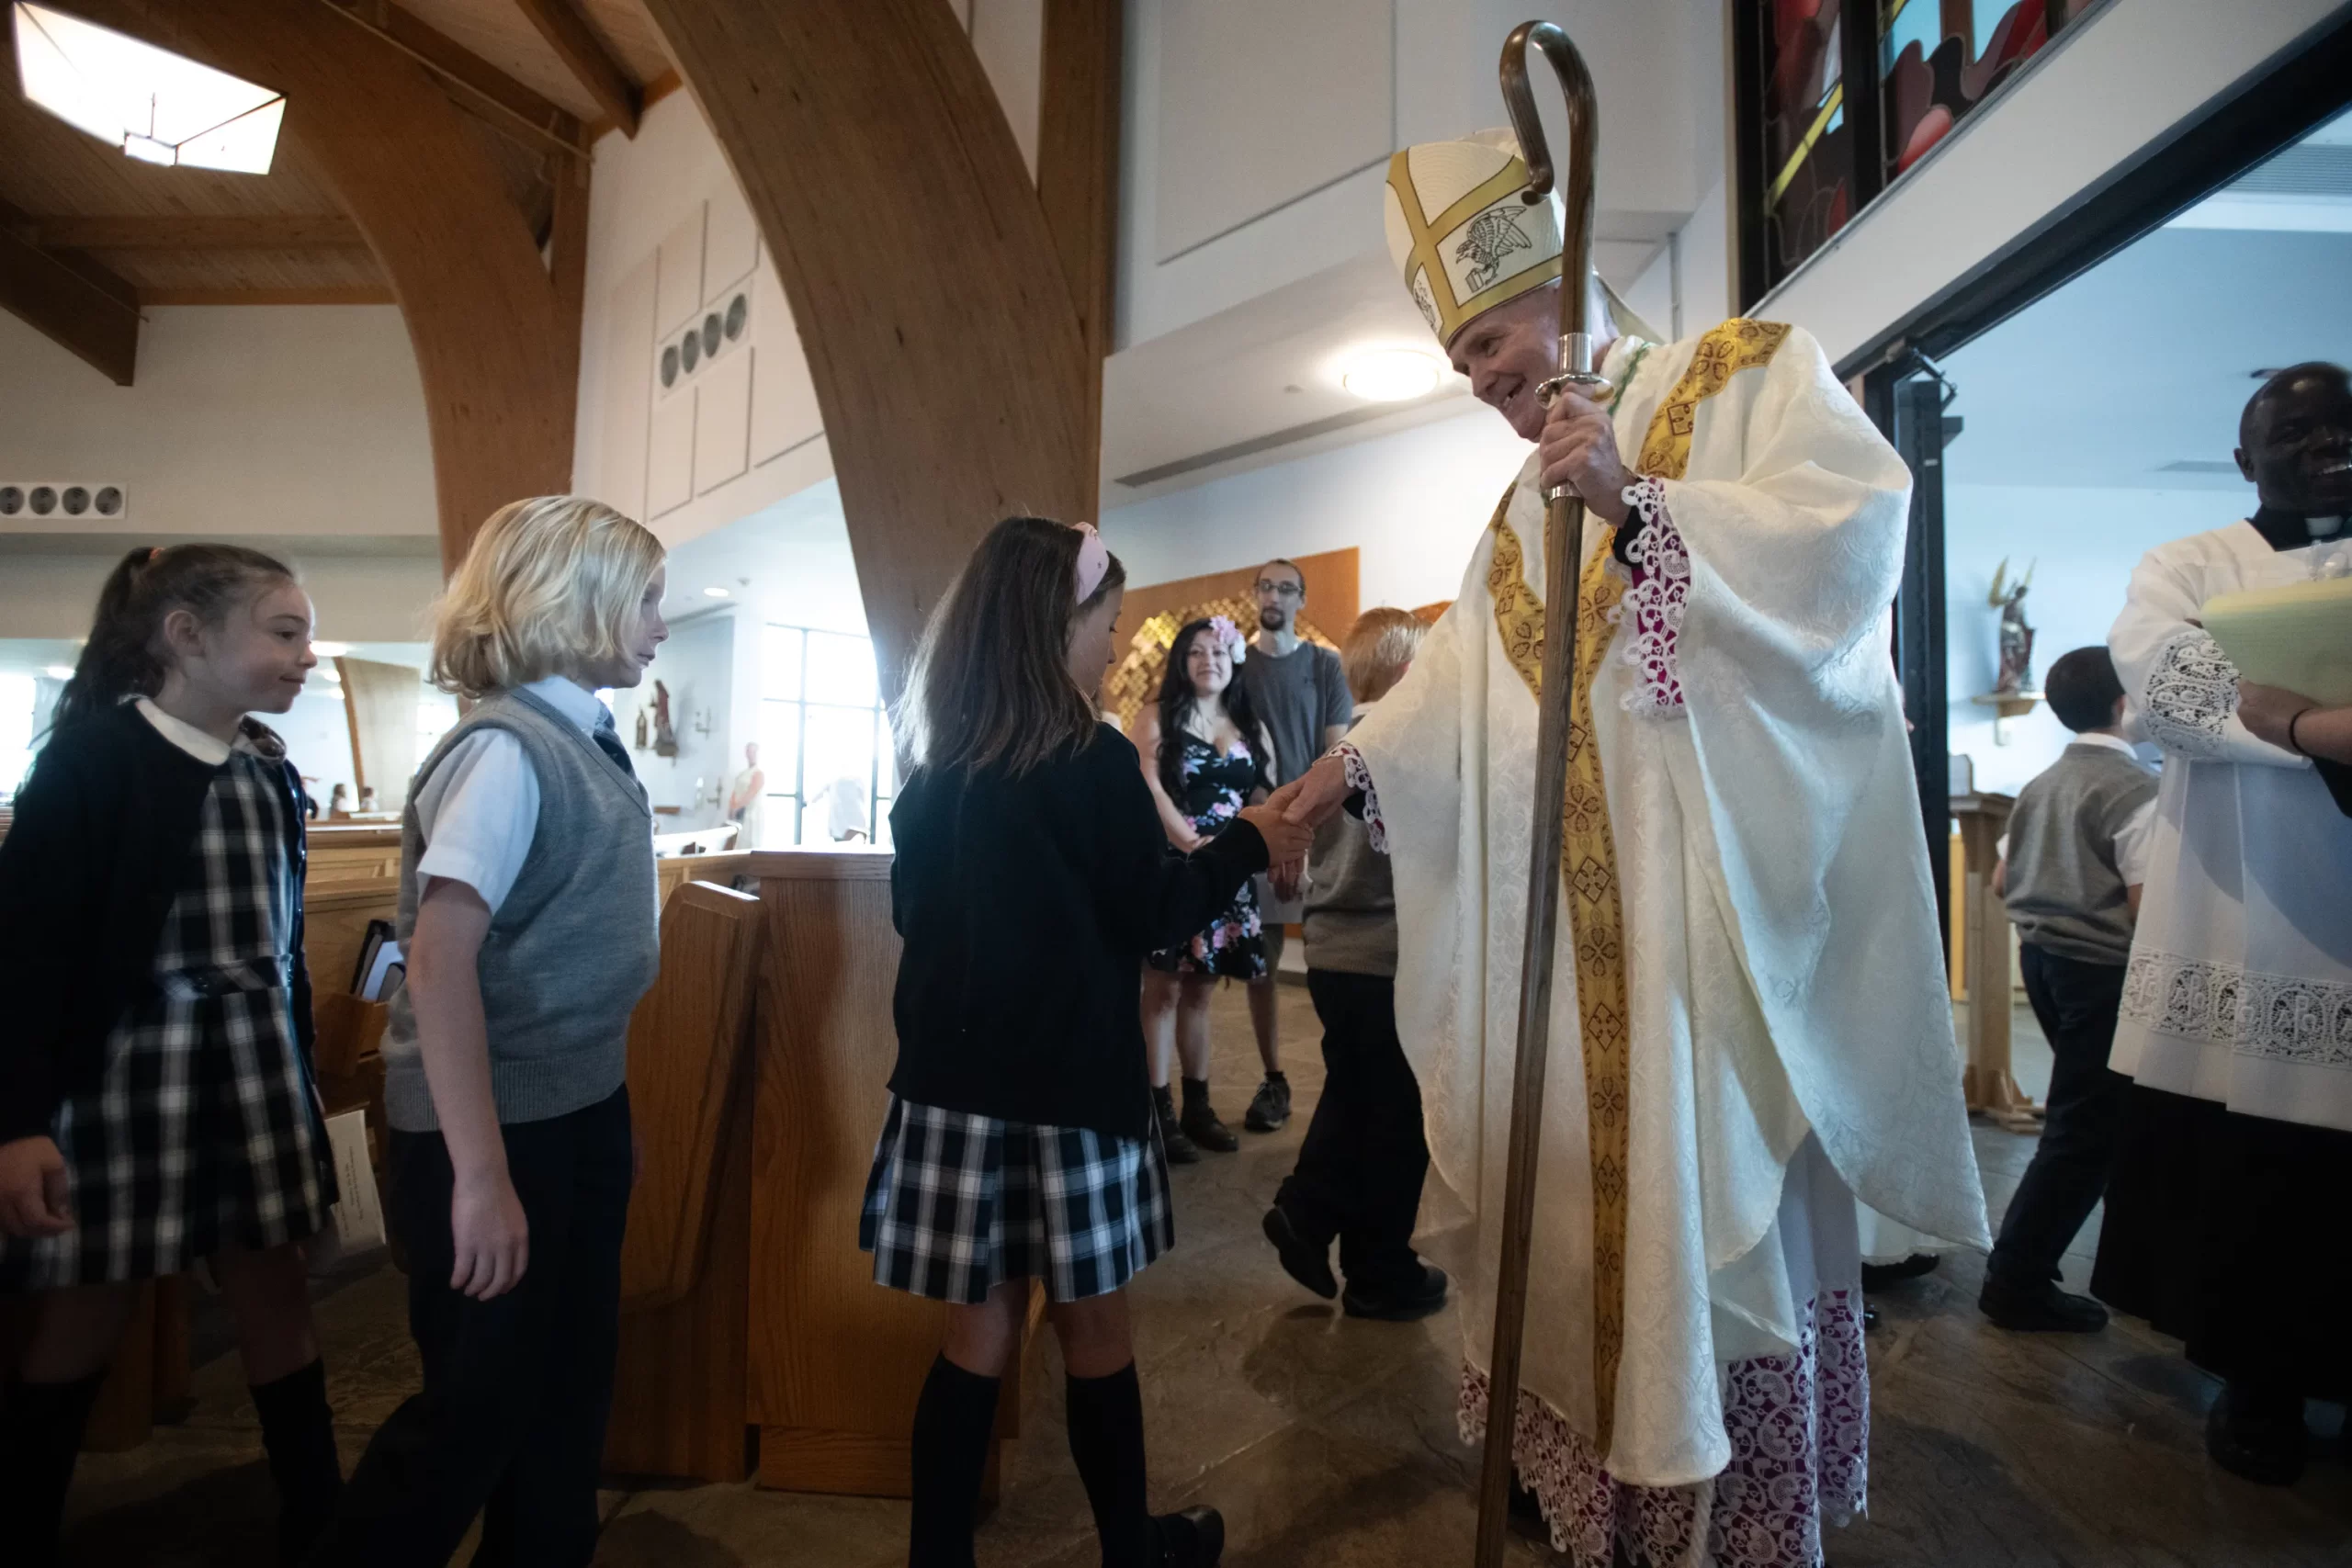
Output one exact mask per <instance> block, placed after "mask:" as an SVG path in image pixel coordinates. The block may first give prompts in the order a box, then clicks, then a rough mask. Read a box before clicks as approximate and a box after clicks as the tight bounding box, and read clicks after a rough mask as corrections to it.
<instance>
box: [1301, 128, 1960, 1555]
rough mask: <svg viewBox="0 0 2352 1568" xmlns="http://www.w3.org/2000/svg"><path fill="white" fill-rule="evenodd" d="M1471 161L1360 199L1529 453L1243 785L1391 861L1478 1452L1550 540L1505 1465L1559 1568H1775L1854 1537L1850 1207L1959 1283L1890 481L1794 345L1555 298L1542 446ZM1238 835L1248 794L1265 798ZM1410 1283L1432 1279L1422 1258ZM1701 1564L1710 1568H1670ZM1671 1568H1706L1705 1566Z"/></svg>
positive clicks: (1522, 333) (1461, 154)
mask: <svg viewBox="0 0 2352 1568" xmlns="http://www.w3.org/2000/svg"><path fill="white" fill-rule="evenodd" d="M1526 180H1527V168H1526V164H1524V162H1523V161H1522V160H1521V158H1520V156H1519V152H1518V148H1517V146H1516V144H1515V142H1514V141H1512V140H1511V138H1510V135H1509V134H1508V133H1503V132H1490V133H1485V134H1481V135H1479V136H1476V137H1473V138H1469V139H1466V140H1464V141H1443V142H1436V143H1430V144H1427V145H1422V146H1417V147H1413V148H1410V149H1408V150H1407V151H1406V152H1400V153H1398V154H1397V156H1396V158H1395V159H1394V160H1393V161H1392V163H1391V164H1390V168H1389V175H1388V184H1387V194H1386V212H1387V229H1388V237H1389V243H1390V249H1391V252H1392V254H1393V255H1394V256H1395V259H1396V261H1397V265H1398V268H1399V271H1400V273H1401V275H1402V276H1403V280H1404V283H1405V286H1406V288H1407V289H1408V291H1409V292H1410V293H1411V295H1412V297H1413V299H1415V301H1416V302H1417V303H1418V304H1419V307H1420V310H1421V312H1422V315H1423V316H1424V318H1425V319H1426V320H1427V321H1428V322H1429V324H1430V330H1431V331H1432V332H1434V333H1436V334H1437V336H1438V339H1439V341H1440V342H1441V343H1442V344H1444V345H1445V346H1446V348H1447V350H1448V352H1449V354H1450V355H1451V356H1452V358H1453V364H1454V367H1455V368H1456V369H1458V370H1460V371H1461V372H1462V373H1463V374H1464V375H1465V376H1467V377H1469V378H1470V379H1471V384H1472V388H1473V390H1474V391H1475V392H1476V395H1477V396H1478V397H1479V398H1480V399H1481V400H1483V401H1485V402H1487V404H1489V405H1490V406H1492V407H1493V408H1494V409H1496V411H1497V412H1499V413H1501V414H1502V415H1503V417H1504V418H1505V419H1507V420H1509V421H1510V424H1511V427H1512V428H1513V429H1514V430H1515V431H1517V432H1518V433H1519V434H1521V436H1523V437H1524V438H1526V439H1527V440H1529V441H1531V442H1536V443H1538V444H1539V445H1538V446H1537V449H1536V450H1535V451H1534V452H1533V453H1532V455H1531V456H1530V457H1529V458H1528V460H1527V462H1526V464H1525V465H1524V467H1522V468H1521V470H1520V473H1519V476H1518V478H1517V479H1515V480H1514V481H1512V483H1511V484H1510V488H1509V489H1508V490H1507V491H1505V493H1504V495H1503V498H1502V501H1501V503H1500V504H1499V505H1498V506H1497V507H1496V508H1495V511H1494V516H1493V520H1492V522H1491V524H1490V525H1489V526H1488V527H1487V531H1486V533H1485V535H1484V536H1483V537H1482V538H1481V539H1480V540H1479V543H1478V546H1477V547H1476V551H1475V552H1474V553H1473V555H1472V557H1471V559H1470V563H1469V567H1468V570H1466V571H1465V572H1464V576H1463V580H1462V588H1461V592H1460V594H1459V596H1458V597H1457V598H1456V599H1455V600H1454V602H1453V606H1452V608H1451V609H1449V610H1448V611H1447V613H1446V615H1445V616H1444V618H1443V619H1442V621H1441V622H1440V623H1439V624H1438V625H1437V626H1435V627H1434V628H1433V629H1432V631H1431V633H1430V637H1429V639H1428V641H1427V642H1426V643H1425V645H1424V646H1423V649H1422V650H1421V652H1420V654H1419V657H1418V658H1417V659H1416V660H1414V662H1413V667H1412V670H1411V672H1410V673H1409V674H1408V675H1407V677H1406V678H1405V680H1404V682H1402V683H1401V684H1400V685H1398V686H1397V689H1396V690H1395V691H1394V692H1392V693H1391V694H1389V696H1388V697H1387V698H1386V699H1385V701H1384V702H1383V703H1382V704H1381V705H1380V706H1379V707H1378V708H1377V709H1376V710H1374V713H1373V714H1372V716H1370V717H1368V718H1366V719H1365V720H1364V721H1363V724H1361V725H1360V726H1359V727H1358V728H1356V729H1355V730H1354V731H1353V732H1352V734H1351V736H1350V737H1349V739H1348V741H1347V742H1346V743H1344V744H1343V745H1342V746H1341V747H1340V748H1338V749H1337V750H1335V751H1334V753H1333V754H1332V755H1331V756H1330V757H1328V758H1326V759H1325V760H1323V761H1320V762H1318V763H1317V765H1316V767H1315V768H1314V769H1313V770H1311V771H1310V772H1309V773H1308V774H1307V775H1306V778H1304V779H1302V780H1299V781H1297V782H1296V783H1295V784H1291V785H1288V786H1286V787H1285V791H1284V792H1283V794H1286V795H1288V796H1289V798H1290V799H1291V801H1292V802H1293V805H1294V809H1295V810H1296V811H1297V812H1298V813H1300V814H1301V815H1302V816H1305V817H1308V818H1319V817H1320V816H1321V815H1323V814H1325V813H1328V812H1329V811H1332V810H1337V809H1340V806H1341V803H1342V801H1343V800H1344V799H1348V798H1350V797H1351V796H1354V795H1361V802H1360V804H1359V806H1358V807H1357V808H1359V809H1361V810H1362V811H1363V815H1364V816H1365V818H1366V820H1367V822H1368V824H1369V825H1370V826H1371V828H1372V829H1373V834H1374V839H1375V840H1376V841H1377V842H1378V843H1380V844H1383V845H1385V847H1386V849H1387V850H1388V852H1390V853H1391V855H1392V856H1393V866H1394V870H1395V873H1396V886H1397V924H1398V928H1399V931H1398V935H1399V944H1398V947H1399V953H1400V963H1399V966H1398V973H1397V1027H1398V1032H1399V1034H1400V1036H1401V1037H1402V1039H1403V1041H1404V1043H1405V1046H1406V1050H1407V1052H1408V1055H1410V1057H1411V1059H1412V1061H1413V1065H1414V1068H1415V1071H1416V1072H1417V1074H1418V1075H1419V1079H1420V1086H1421V1094H1422V1099H1423V1102H1424V1105H1425V1108H1426V1115H1427V1120H1428V1128H1429V1143H1430V1155H1431V1160H1432V1165H1433V1168H1434V1170H1435V1172H1436V1174H1437V1175H1438V1177H1439V1178H1440V1179H1441V1182H1442V1189H1443V1190H1442V1193H1440V1194H1439V1195H1438V1198H1439V1201H1440V1202H1441V1203H1444V1202H1447V1201H1450V1202H1451V1204H1452V1206H1453V1210H1454V1212H1455V1218H1457V1219H1459V1220H1462V1221H1463V1222H1464V1223H1462V1224H1458V1225H1457V1226H1455V1227H1454V1229H1453V1232H1452V1235H1451V1236H1450V1237H1449V1236H1446V1235H1439V1236H1436V1237H1433V1238H1431V1240H1430V1248H1431V1250H1432V1251H1433V1253H1434V1254H1435V1255H1436V1256H1438V1257H1439V1258H1440V1259H1441V1261H1443V1262H1444V1263H1446V1264H1447V1266H1448V1267H1449V1268H1450V1269H1452V1270H1453V1273H1454V1275H1455V1278H1456V1279H1457V1280H1459V1281H1460V1282H1461V1284H1462V1287H1463V1294H1464V1311H1463V1314H1462V1322H1463V1325H1464V1333H1465V1337H1466V1341H1467V1343H1466V1344H1465V1346H1464V1352H1465V1363H1466V1365H1465V1369H1464V1383H1463V1399H1462V1420H1463V1427H1464V1435H1465V1436H1475V1435H1476V1434H1477V1433H1478V1432H1480V1431H1481V1430H1483V1427H1484V1425H1485V1422H1486V1418H1487V1409H1486V1369H1487V1367H1488V1365H1489V1364H1490V1346H1489V1337H1490V1334H1491V1325H1492V1321H1493V1312H1494V1290H1495V1280H1496V1276H1497V1267H1498V1256H1499V1250H1500V1241H1499V1231H1500V1224H1501V1210H1502V1187H1503V1168H1504V1156H1505V1148H1506V1145H1507V1142H1508V1129H1509V1125H1510V1097H1511V1079H1512V1074H1511V1064H1512V1058H1513V1055H1514V1048H1515V1043H1516V1016H1517V1010H1518V1007H1519V998H1520V979H1521V975H1520V971H1521V944H1522V942H1523V940H1524V930H1525V915H1526V898H1527V879H1528V862H1529V854H1530V848H1529V833H1530V826H1531V822H1532V816H1533V807H1534V801H1533V798H1532V789H1533V781H1534V777H1535V734H1536V684H1537V681H1538V679H1539V675H1540V667H1541V660H1542V648H1543V638H1544V627H1545V624H1546V620H1547V608H1548V607H1547V606H1546V605H1545V604H1544V602H1543V592H1544V559H1543V555H1544V499H1543V487H1544V486H1558V485H1566V486H1568V487H1570V488H1571V489H1573V490H1574V491H1576V492H1577V494H1578V495H1580V496H1581V497H1582V498H1583V499H1584V501H1585V503H1586V506H1587V509H1588V516H1587V532H1586V536H1585V538H1584V540H1583V541H1582V544H1583V552H1584V558H1585V565H1584V568H1583V575H1582V587H1581V593H1582V595H1583V608H1582V610H1581V618H1580V624H1579V627H1578V637H1577V642H1578V647H1577V649H1576V663H1577V684H1576V692H1575V699H1574V704H1573V711H1572V718H1571V729H1572V734H1573V737H1574V740H1573V744H1572V749H1571V756H1570V762H1569V770H1568V771H1569V782H1568V800H1567V819H1566V852H1565V854H1564V856H1563V861H1562V875H1563V888H1562V899H1561V906H1560V912H1561V919H1560V924H1559V935H1558V939H1557V940H1558V943H1559V945H1558V948H1557V951H1556V957H1555V965H1554V982H1553V992H1552V1007H1553V1017H1552V1022H1551V1038H1552V1055H1551V1071H1550V1077H1549V1079H1548V1082H1547V1085H1546V1089H1545V1095H1544V1107H1543V1119H1544V1133H1543V1156H1542V1158H1541V1160H1540V1161H1539V1165H1538V1171H1537V1188H1536V1195H1535V1205H1534V1232H1535V1234H1534V1245H1533V1249H1532V1258H1531V1268H1530V1270H1529V1304H1528V1312H1527V1331H1526V1337H1525V1359H1524V1363H1523V1375H1524V1380H1525V1381H1524V1393H1523V1395H1522V1399H1521V1407H1520V1409H1519V1411H1518V1412H1517V1426H1516V1428H1515V1430H1516V1439H1515V1443H1514V1450H1515V1459H1516V1461H1517V1465H1518V1469H1519V1471H1520V1474H1521V1480H1522V1481H1523V1482H1524V1483H1525V1484H1526V1486H1527V1487H1528V1488H1529V1489H1530V1490H1531V1491H1532V1495H1533V1497H1534V1499H1535V1500H1536V1501H1538V1502H1539V1503H1540V1505H1541V1507H1542V1511H1543V1513H1544V1517H1546V1518H1547V1519H1548V1520H1549V1522H1550V1525H1551V1529H1552V1535H1553V1539H1554V1541H1555V1545H1557V1546H1559V1547H1561V1548H1562V1549H1563V1550H1566V1551H1569V1552H1570V1553H1571V1555H1572V1557H1573V1559H1574V1561H1575V1562H1577V1563H1578V1564H1579V1565H1580V1568H1606V1565H1607V1564H1608V1563H1609V1562H1611V1552H1612V1551H1613V1550H1618V1549H1621V1548H1622V1549H1623V1551H1625V1552H1626V1555H1627V1556H1628V1557H1629V1558H1630V1559H1631V1560H1633V1561H1636V1562H1656V1563H1668V1562H1676V1563H1679V1562H1696V1561H1702V1560H1716V1561H1736V1562H1740V1563H1742V1564H1755V1565H1758V1568H1813V1565H1814V1564H1815V1562H1818V1560H1819V1558H1820V1554H1821V1534H1822V1530H1823V1529H1824V1527H1825V1525H1826V1524H1830V1523H1837V1522H1842V1521H1843V1520H1844V1519H1845V1518H1847V1517H1850V1516H1851V1515H1852V1514H1854V1513H1856V1512H1859V1511H1860V1509H1861V1507H1862V1505H1863V1501H1864V1496H1863V1493H1864V1488H1863V1476H1864V1470H1865V1464H1866V1459H1865V1453H1864V1444H1865V1436H1866V1431H1867V1425H1868V1416H1867V1411H1868V1397H1869V1384H1868V1376H1867V1373H1866V1371H1865V1370H1864V1365H1863V1348H1862V1331H1861V1313H1862V1303H1861V1293H1860V1257H1859V1254H1858V1250H1857V1242H1856V1235H1855V1207H1854V1205H1855V1199H1856V1197H1857V1196H1858V1195H1859V1197H1860V1199H1862V1200H1863V1201H1866V1202H1868V1203H1869V1204H1871V1206H1872V1207H1874V1208H1876V1209H1878V1210H1880V1211H1882V1212H1883V1213H1886V1214H1888V1215H1890V1216H1892V1217H1894V1218H1895V1219H1897V1220H1899V1221H1901V1222H1903V1223H1904V1224H1908V1225H1911V1226H1913V1227H1915V1228H1917V1229H1918V1230H1921V1231H1924V1232H1927V1233H1928V1234H1929V1235H1937V1236H1942V1237H1948V1238H1951V1239H1952V1240H1954V1241H1957V1242H1961V1243H1963V1244H1969V1245H1973V1246H1976V1247H1985V1246H1987V1245H1988V1238H1987V1236H1986V1234H1985V1213H1984V1201H1983V1196H1982V1190H1981V1189H1980V1187H1979V1185H1978V1180H1977V1175H1976V1167H1975V1160H1974V1156H1973V1152H1972V1149H1971V1145H1970V1142H1969V1134H1968V1126H1967V1119H1966V1114H1965V1111H1964V1110H1963V1107H1962V1100H1961V1095H1960V1066H1961V1064H1960V1057H1959V1054H1958V1051H1957V1049H1956V1047H1955V1045H1954V1043H1953V1039H1952V1028H1951V1001H1950V998H1949V996H1948V994H1947V989H1946V981H1945V970H1944V964H1943V955H1942V948H1941V943H1940V942H1939V932H1938V931H1937V926H1936V912H1935V900H1934V897H1933V894H1932V892H1931V890H1930V888H1931V885H1930V883H1929V880H1928V859H1927V846H1926V844H1925V842H1924V840H1923V836H1922V834H1921V832H1920V829H1919V812H1918V802H1917V797H1916V795H1915V794H1914V790H1913V784H1912V776H1913V775H1912V769H1911V762H1910V752H1909V750H1908V746H1907V743H1906V741H1905V732H1904V722H1903V714H1902V707H1901V703H1900V699H1899V694H1898V689H1897V686H1896V682H1895V679H1894V670H1893V668H1892V665H1891V662H1890V660H1889V658H1888V624H1889V606H1890V604H1892V602H1893V600H1894V593H1895V589H1896V585H1897V582H1898V581H1899V579H1900V577H1901V575H1902V563H1903V546H1904V535H1905V523H1906V515H1907V499H1908V493H1909V475H1908V474H1907V472H1906V471H1905V468H1904V466H1903V463H1902V461H1901V460H1900V459H1899V458H1898V457H1896V455H1895V454H1894V451H1893V450H1892V449H1891V448H1890V447H1889V446H1887V444H1886V442H1885V441H1884V440H1883V438H1882V437H1881V436H1880V434H1879V433H1878V432H1877V431H1876V430H1875V429H1873V428H1872V427H1871V423H1870V422H1869V420H1868V419H1866V418H1865V417H1864V416H1863V414H1862V412H1861V411H1860V409H1859V408H1857V407H1856V406H1855V404H1854V402H1853V400H1852V399H1851V398H1850V397H1849V396H1848V395H1847V392H1846V389H1845V388H1844V387H1843V386H1841V385H1840V384H1839V383H1838V379H1837V378H1836V377H1835V376H1834V375H1833V374H1832V373H1831V371H1830V368H1829V366H1828V364H1827V362H1826V360H1825V359H1824V357H1823V355H1822V352H1821V350H1820V348H1819V347H1818V346H1817V345H1815V343H1814V341H1813V339H1812V338H1811V337H1809V336H1808V335H1807V334H1806V333H1804V331H1802V330H1801V329H1798V328H1795V327H1791V326H1786V325H1781V324H1778V323H1773V322H1765V321H1725V322H1724V323H1722V324H1721V325H1719V326H1716V327H1714V328H1713V329H1712V330H1710V331H1708V332H1706V333H1702V335H1700V336H1698V337H1695V338H1691V339H1686V340H1684V341H1682V342H1679V343H1671V344H1668V343H1659V342H1656V341H1653V334H1651V333H1649V332H1647V331H1646V330H1645V329H1644V328H1643V327H1642V326H1641V325H1640V324H1639V323H1638V322H1636V321H1632V320H1631V319H1630V317H1629V313H1627V312H1625V311H1624V310H1623V307H1622V306H1621V305H1619V304H1618V303H1617V302H1616V300H1615V299H1614V297H1613V296H1611V294H1610V293H1609V292H1608V291H1607V290H1606V288H1603V287H1602V286H1601V285H1600V283H1599V281H1598V280H1597V279H1587V278H1572V279H1568V280H1566V282H1567V285H1568V286H1570V287H1575V288H1586V287H1588V286H1589V287H1591V288H1592V289H1593V293H1594V308H1593V312H1592V313H1593V316H1594V318H1595V320H1594V324H1593V328H1592V333H1593V337H1594V339H1595V342H1596V345H1597V346H1598V348H1599V353H1598V366H1597V368H1598V369H1599V371H1600V374H1601V375H1602V376H1603V377H1604V378H1606V379H1607V380H1608V382H1609V386H1608V387H1607V388H1605V389H1600V391H1599V392H1598V395H1597V396H1596V397H1594V398H1590V399H1588V398H1585V397H1583V396H1580V395H1578V394H1577V392H1576V391H1574V390H1573V389H1571V390H1570V391H1568V392H1566V394H1564V395H1562V396H1561V397H1559V398H1558V399H1557V400H1555V401H1554V402H1552V403H1551V405H1550V406H1549V407H1548V408H1547V407H1546V406H1545V405H1544V401H1543V400H1542V398H1541V396H1540V394H1539V390H1538V389H1539V387H1540V385H1541V384H1542V383H1543V382H1544V380H1546V379H1547V378H1550V377H1551V376H1552V375H1553V374H1554V373H1555V371H1556V369H1557V368H1558V364H1559V355H1558V314H1557V312H1558V296H1557V290H1558V289H1559V288H1561V287H1562V280H1561V276H1560V272H1561V244H1560V227H1559V218H1558V211H1557V209H1556V207H1555V205H1554V204H1552V203H1548V202H1546V203H1542V204H1538V205H1536V206H1532V207H1530V206H1527V205H1525V204H1523V203H1522V202H1521V199H1520V191H1521V187H1522V186H1524V185H1525V184H1526ZM1278 798H1280V795H1278ZM1449 1240H1451V1241H1452V1243H1453V1245H1452V1247H1451V1248H1450V1250H1449V1248H1448V1247H1447V1243H1448V1241H1449ZM1711 1540H1712V1541H1713V1545H1712V1547H1711V1546H1710V1542H1711ZM1710 1551H1712V1552H1713V1558H1712V1559H1710V1558H1708V1557H1707V1555H1706V1554H1707V1553H1709V1552H1710Z"/></svg>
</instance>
